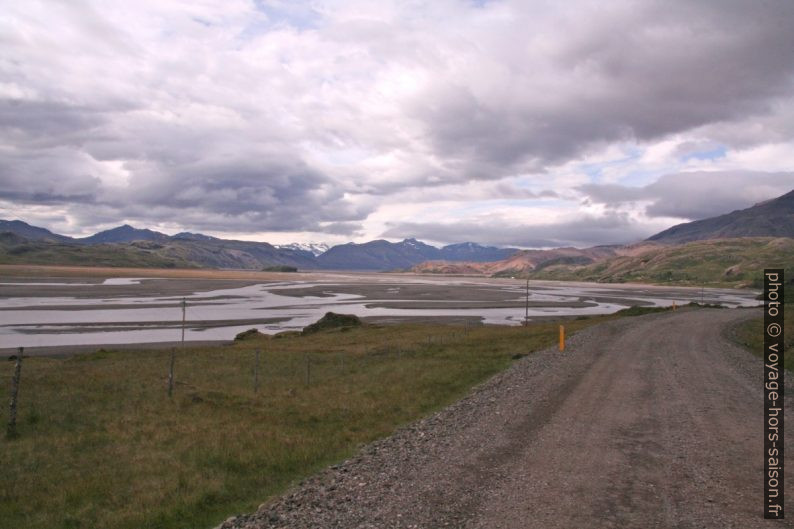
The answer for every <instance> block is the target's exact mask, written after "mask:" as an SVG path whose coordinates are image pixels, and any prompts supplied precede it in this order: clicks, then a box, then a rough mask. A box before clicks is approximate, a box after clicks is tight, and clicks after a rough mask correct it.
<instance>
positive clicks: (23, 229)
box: [0, 220, 74, 242]
mask: <svg viewBox="0 0 794 529" xmlns="http://www.w3.org/2000/svg"><path fill="white" fill-rule="evenodd" d="M5 232H8V233H13V234H14V235H19V236H20V237H24V238H25V239H27V240H30V241H50V242H69V241H73V240H74V239H72V238H71V237H66V236H65V235H58V234H56V233H52V232H51V231H50V230H47V229H45V228H39V227H38V226H31V225H30V224H28V223H26V222H22V221H21V220H0V233H5Z"/></svg>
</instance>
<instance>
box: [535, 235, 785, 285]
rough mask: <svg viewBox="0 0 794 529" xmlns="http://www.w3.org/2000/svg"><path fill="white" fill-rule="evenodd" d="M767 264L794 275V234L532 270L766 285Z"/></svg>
mask: <svg viewBox="0 0 794 529" xmlns="http://www.w3.org/2000/svg"><path fill="white" fill-rule="evenodd" d="M764 268H785V269H786V272H787V273H786V275H787V277H788V278H789V280H792V279H794V239H790V238H787V237H780V238H771V237H745V238H738V239H714V240H707V241H696V242H691V243H687V244H683V245H676V246H663V247H658V248H654V249H649V250H648V251H646V252H643V253H640V254H639V255H631V256H617V257H612V258H609V259H606V260H604V261H600V262H598V263H593V264H589V265H579V266H577V265H565V264H560V265H553V266H548V267H545V268H543V269H541V270H537V271H533V272H531V273H530V278H533V279H556V280H569V281H598V282H606V283H623V282H643V283H676V284H693V285H701V284H712V285H714V284H729V285H735V286H740V285H743V286H753V287H756V288H758V287H760V286H761V280H762V276H761V274H762V270H763V269H764Z"/></svg>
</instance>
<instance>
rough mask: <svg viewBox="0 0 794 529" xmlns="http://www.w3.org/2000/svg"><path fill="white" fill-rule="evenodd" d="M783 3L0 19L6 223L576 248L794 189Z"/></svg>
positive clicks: (15, 8) (199, 3) (250, 10)
mask: <svg viewBox="0 0 794 529" xmlns="http://www.w3.org/2000/svg"><path fill="white" fill-rule="evenodd" d="M792 28H794V2H791V1H787V0H770V1H764V0H760V1H755V2H749V1H746V0H698V1H691V0H686V1H684V0H681V1H676V0H659V1H641V0H631V1H622V0H610V1H609V2H602V1H580V0H566V1H565V2H560V1H558V0H557V1H548V2H546V1H512V0H479V1H477V0H429V1H418V0H406V1H392V0H371V1H363V0H311V1H305V2H300V1H290V0H284V1H282V0H273V1H269V0H256V1H254V0H217V1H211V0H136V1H135V2H128V1H107V0H104V1H95V2H92V1H87V0H62V1H58V0H49V1H44V2H40V1H36V0H25V1H24V2H20V1H18V0H0V218H5V219H14V218H19V219H22V220H25V221H27V222H29V223H32V224H35V225H39V226H44V227H47V228H49V229H52V230H53V231H56V232H59V233H65V234H69V235H75V236H80V235H88V234H91V233H93V232H95V231H98V230H100V229H106V228H109V227H113V226H116V225H119V224H121V223H130V224H133V225H135V226H138V227H149V228H153V229H158V230H160V231H163V232H166V233H176V232H178V231H183V230H189V231H199V232H203V233H207V234H212V235H216V236H222V237H236V238H244V239H252V240H267V241H270V242H273V243H286V242H293V241H301V242H307V241H324V242H329V243H340V242H347V241H358V242H361V241H365V240H370V239H374V238H388V239H391V240H398V239H402V238H404V237H417V238H420V239H422V240H426V241H429V242H434V243H450V242H461V241H471V240H473V241H477V242H482V243H490V244H496V245H516V246H521V247H544V246H558V245H568V244H572V245H576V246H588V245H593V244H602V243H623V242H630V241H635V240H638V239H641V238H644V237H647V236H648V235H651V234H652V233H655V232H656V231H659V230H661V229H664V228H667V227H669V226H670V225H672V224H676V223H679V222H684V221H687V220H692V219H698V218H704V217H708V216H713V215H716V214H720V213H724V212H728V211H731V210H734V209H739V208H743V207H747V206H750V205H752V204H753V203H755V202H758V201H761V200H765V199H768V198H771V197H774V196H777V195H780V194H783V193H785V192H786V191H789V190H791V189H793V188H794V31H792Z"/></svg>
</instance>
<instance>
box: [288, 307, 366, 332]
mask: <svg viewBox="0 0 794 529" xmlns="http://www.w3.org/2000/svg"><path fill="white" fill-rule="evenodd" d="M363 324H364V323H363V322H362V321H361V319H360V318H359V317H358V316H356V315H354V314H337V313H335V312H326V313H325V316H323V317H322V318H320V319H319V320H317V321H316V322H315V323H312V324H311V325H307V326H306V327H304V329H303V334H313V333H316V332H320V331H327V330H331V329H344V328H349V327H360V326H362V325H363Z"/></svg>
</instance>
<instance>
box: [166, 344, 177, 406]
mask: <svg viewBox="0 0 794 529" xmlns="http://www.w3.org/2000/svg"><path fill="white" fill-rule="evenodd" d="M174 356H176V347H172V348H171V367H170V368H169V369H168V398H169V399H170V398H171V395H172V394H173V393H174Z"/></svg>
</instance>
